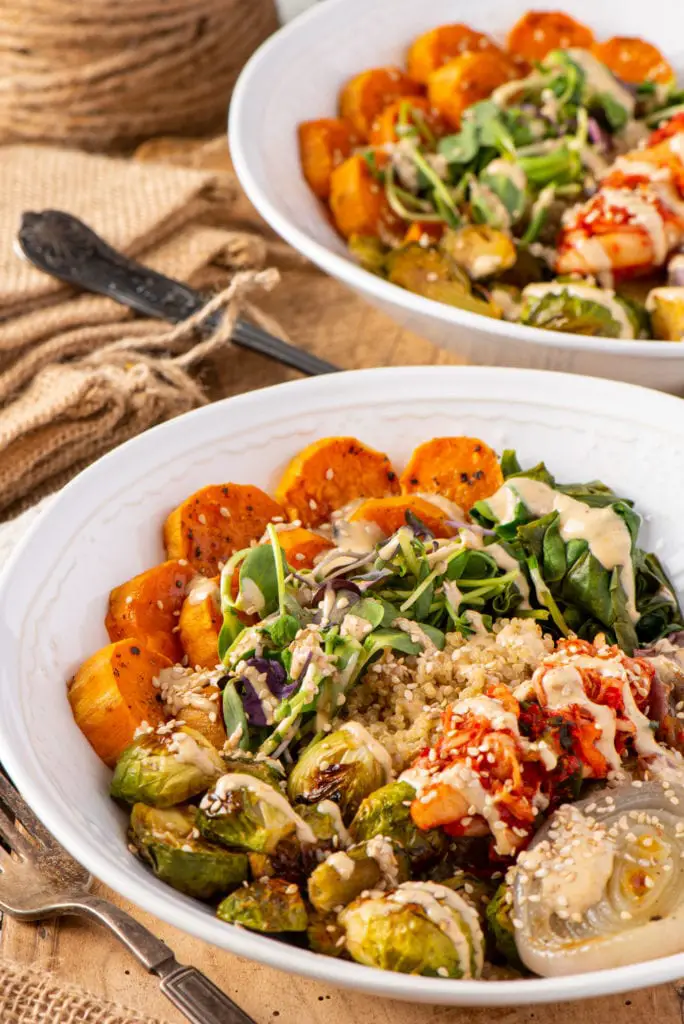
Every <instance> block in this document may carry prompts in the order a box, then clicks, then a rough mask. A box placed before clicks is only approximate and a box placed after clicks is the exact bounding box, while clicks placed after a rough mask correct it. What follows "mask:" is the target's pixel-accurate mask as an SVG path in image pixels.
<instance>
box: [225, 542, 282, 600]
mask: <svg viewBox="0 0 684 1024" xmlns="http://www.w3.org/2000/svg"><path fill="white" fill-rule="evenodd" d="M283 557H284V556H283ZM278 599H279V589H278V568H277V564H276V559H275V557H274V552H273V548H272V546H271V545H270V544H258V545H257V546H256V547H254V548H251V549H250V551H249V554H248V555H247V557H246V558H245V560H244V562H243V563H242V565H241V566H240V593H239V595H238V599H237V601H236V607H239V608H240V610H241V611H249V610H250V609H254V610H255V611H256V612H257V614H258V615H259V616H260V617H261V618H265V617H266V616H267V615H271V614H272V613H273V612H274V611H276V610H277V608H278Z"/></svg>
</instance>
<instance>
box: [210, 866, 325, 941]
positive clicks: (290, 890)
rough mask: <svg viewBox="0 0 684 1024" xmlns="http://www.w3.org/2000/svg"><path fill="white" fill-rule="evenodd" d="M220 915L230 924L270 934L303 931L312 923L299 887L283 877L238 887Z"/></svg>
mask: <svg viewBox="0 0 684 1024" xmlns="http://www.w3.org/2000/svg"><path fill="white" fill-rule="evenodd" d="M216 914H217V916H218V917H219V918H220V919H221V920H222V921H225V922H226V923H227V924H239V925H242V927H243V928H249V929H250V930H251V931H254V932H267V933H269V934H278V933H279V932H303V931H306V927H307V924H308V915H307V912H306V907H305V906H304V900H303V899H302V897H301V895H300V892H299V889H298V888H297V886H296V885H295V884H294V883H293V882H286V881H284V880H283V879H281V878H269V879H268V880H267V881H263V882H252V884H251V885H248V886H246V887H244V888H241V889H238V890H237V891H236V892H234V893H232V894H231V895H230V896H228V898H227V899H225V900H224V901H223V902H222V903H221V904H220V906H219V908H218V910H217V911H216Z"/></svg>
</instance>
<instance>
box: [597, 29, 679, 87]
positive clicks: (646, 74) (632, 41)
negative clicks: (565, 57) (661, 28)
mask: <svg viewBox="0 0 684 1024" xmlns="http://www.w3.org/2000/svg"><path fill="white" fill-rule="evenodd" d="M593 49H594V55H595V56H596V57H598V59H599V60H600V61H601V63H602V64H605V65H606V67H609V68H610V70H611V71H612V72H613V74H614V75H617V77H618V78H621V79H622V80H623V82H634V83H635V84H639V83H640V82H660V83H661V84H663V85H666V84H667V83H669V82H672V81H673V80H674V77H675V73H674V71H673V69H672V65H671V64H670V63H668V61H667V60H666V59H665V57H664V56H663V54H662V53H661V52H660V50H659V49H658V47H657V46H653V44H652V43H647V42H646V40H645V39H638V38H634V37H630V36H613V38H612V39H608V40H606V42H605V43H596V44H595V45H594V48H593Z"/></svg>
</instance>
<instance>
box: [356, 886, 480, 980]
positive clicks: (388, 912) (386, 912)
mask: <svg viewBox="0 0 684 1024" xmlns="http://www.w3.org/2000/svg"><path fill="white" fill-rule="evenodd" d="M412 897H413V899H412ZM431 918H432V919H431ZM435 918H437V919H438V920H439V923H437V921H435V920H434V919H435ZM339 920H340V923H341V924H342V925H343V926H344V929H345V932H346V939H347V949H348V951H349V953H350V954H351V955H352V957H353V958H354V960H356V961H358V963H361V964H366V965H367V966H368V967H379V968H381V969H383V970H387V971H399V972H401V973H403V974H422V975H427V976H432V977H435V976H441V977H449V978H473V977H479V975H480V973H481V971H482V966H483V960H484V957H483V941H482V932H481V929H480V925H479V922H478V920H477V914H476V912H475V911H474V910H473V908H472V907H471V906H470V905H469V904H467V903H466V902H465V901H464V900H463V898H462V897H460V896H459V895H458V894H457V893H454V892H452V891H451V890H450V889H447V888H446V887H445V886H441V885H437V884H435V883H430V882H423V883H421V882H407V883H406V884H404V885H402V886H400V887H399V888H398V889H397V890H395V892H392V893H388V894H387V895H382V896H377V895H373V896H370V897H367V898H363V897H362V898H360V899H358V900H356V901H355V902H354V903H351V904H350V905H349V906H348V907H347V908H346V909H345V910H343V911H342V913H341V914H340V916H339Z"/></svg>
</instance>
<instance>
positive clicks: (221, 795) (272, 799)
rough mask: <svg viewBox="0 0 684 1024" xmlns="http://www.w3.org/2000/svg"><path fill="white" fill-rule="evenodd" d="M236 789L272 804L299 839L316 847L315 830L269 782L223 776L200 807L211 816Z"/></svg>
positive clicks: (234, 773)
mask: <svg viewBox="0 0 684 1024" xmlns="http://www.w3.org/2000/svg"><path fill="white" fill-rule="evenodd" d="M235 789H246V790H249V792H250V793H254V795H255V796H256V797H257V799H258V800H259V801H262V802H263V803H265V804H270V805H271V807H275V808H276V810H278V811H280V813H281V814H282V815H283V816H284V817H286V818H288V819H289V820H290V821H291V822H292V824H293V825H294V827H295V832H296V834H297V838H298V839H299V840H300V841H301V842H302V843H310V844H311V845H314V844H315V843H316V836H315V834H314V832H313V829H312V828H311V827H310V826H309V825H307V823H306V822H305V821H304V819H303V818H300V816H299V815H298V814H297V812H296V811H295V810H294V809H293V808H292V807H291V806H290V804H289V803H288V802H287V800H286V799H285V797H284V796H283V794H282V793H278V792H277V791H276V790H275V789H274V788H273V786H269V784H268V783H267V782H263V781H262V780H261V779H257V778H255V777H254V776H252V775H243V774H241V773H240V772H231V773H230V774H228V775H223V776H222V777H221V778H220V779H219V780H218V782H217V783H216V785H215V786H214V788H213V789H212V790H210V791H209V792H208V793H207V795H206V796H205V797H204V799H203V800H202V803H201V804H200V807H201V808H202V810H203V811H206V812H207V813H208V814H209V816H211V810H210V808H211V806H212V804H213V803H214V802H215V801H216V800H218V801H219V802H220V803H222V802H223V801H224V800H225V798H226V797H227V796H228V794H229V793H231V792H232V791H233V790H235Z"/></svg>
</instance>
